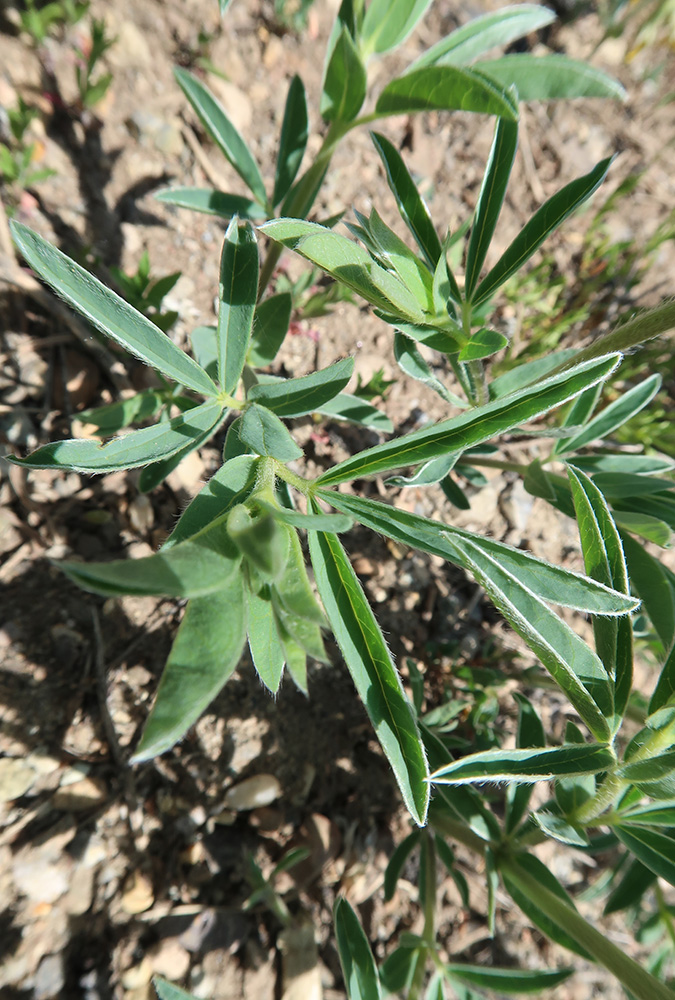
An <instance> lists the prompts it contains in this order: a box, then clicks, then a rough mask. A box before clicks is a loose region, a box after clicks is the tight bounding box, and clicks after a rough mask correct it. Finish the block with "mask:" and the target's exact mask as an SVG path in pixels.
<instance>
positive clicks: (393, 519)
mask: <svg viewBox="0 0 675 1000" xmlns="http://www.w3.org/2000/svg"><path fill="white" fill-rule="evenodd" d="M319 495H320V496H321V498H322V499H323V500H326V502H327V503H329V504H331V505H332V506H333V507H336V508H337V509H338V510H341V511H343V512H344V513H346V514H350V515H351V516H352V517H353V518H354V520H355V521H359V522H360V523H361V524H363V525H365V526H366V527H368V528H370V529H371V530H372V531H376V532H377V533H378V534H381V535H385V537H387V538H393V539H394V540H395V541H398V542H401V543H402V544H403V545H408V546H409V547H410V548H412V549H422V550H423V551H425V552H432V553H433V554H434V555H438V556H441V558H443V559H448V560H450V562H454V563H457V564H458V565H462V562H461V559H460V556H459V553H458V551H457V549H456V547H455V546H454V545H453V544H452V541H453V540H455V539H459V540H462V539H465V540H467V541H471V542H473V544H475V545H477V546H479V547H480V548H481V549H483V550H484V551H485V552H486V553H489V554H491V555H492V556H493V557H494V558H495V559H496V560H497V561H498V562H499V564H500V565H501V566H502V567H503V568H504V569H505V570H508V571H509V572H510V573H512V574H513V575H514V576H516V577H517V578H518V580H520V582H521V583H522V584H523V585H524V586H526V587H528V588H529V589H530V590H531V591H532V592H533V593H535V594H536V595H537V596H538V597H540V598H541V599H542V600H544V601H548V602H549V603H551V604H561V605H562V606H563V607H568V608H576V609H577V610H579V611H586V612H590V613H593V614H603V615H607V614H610V615H614V614H624V613H625V612H626V611H634V610H635V608H636V607H637V603H638V602H637V600H636V599H635V598H632V597H626V596H625V595H623V594H619V593H617V592H616V591H613V590H608V589H607V588H606V587H604V586H603V585H602V584H599V583H597V582H596V581H595V580H591V579H590V578H589V577H584V576H580V575H578V574H576V573H570V572H569V571H568V570H565V569H563V568H562V567H561V566H554V565H553V564H552V563H547V562H543V561H542V560H541V559H537V558H536V557H535V556H533V555H531V554H530V553H529V552H525V551H523V550H522V549H516V548H512V547H511V546H510V545H505V544H504V543H503V542H497V541H495V540H494V539H492V538H487V537H481V536H479V535H473V534H472V533H471V532H469V531H464V530H463V529H461V528H455V527H453V526H452V525H449V524H444V523H443V522H442V521H432V520H430V519H429V518H425V517H420V516H419V515H418V514H411V513H409V512H408V511H404V510H400V509H398V508H396V507H392V506H390V505H389V504H384V503H381V502H380V501H378V500H367V499H365V498H363V497H358V496H349V495H347V494H345V493H337V492H335V491H333V490H319ZM446 539H449V541H448V540H446Z"/></svg>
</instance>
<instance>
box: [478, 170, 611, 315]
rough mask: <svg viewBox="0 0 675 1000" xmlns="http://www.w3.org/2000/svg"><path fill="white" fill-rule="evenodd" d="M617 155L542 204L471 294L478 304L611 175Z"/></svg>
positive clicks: (494, 290)
mask: <svg viewBox="0 0 675 1000" xmlns="http://www.w3.org/2000/svg"><path fill="white" fill-rule="evenodd" d="M612 159H613V157H608V158H607V159H606V160H602V162H601V163H599V164H598V165H597V167H594V168H593V170H591V171H590V172H589V173H588V174H586V175H585V176H584V177H579V178H577V180H574V181H571V183H569V184H566V185H565V187H564V188H562V189H561V190H560V191H557V192H556V194H554V195H553V196H552V197H551V198H549V199H548V201H545V202H544V204H543V205H542V206H541V208H539V209H538V210H537V211H536V212H535V214H534V215H533V216H532V218H531V219H530V220H529V221H528V222H526V223H525V225H524V226H523V228H522V229H521V231H520V233H519V234H518V235H517V236H516V238H515V239H514V240H513V242H512V243H511V244H510V246H508V247H507V248H506V250H505V251H504V253H503V254H502V256H501V257H500V258H499V260H498V261H497V263H496V264H495V266H494V267H493V268H492V269H491V270H490V271H489V272H488V273H487V274H486V276H485V277H484V278H483V280H482V281H481V282H480V284H479V285H478V287H477V288H476V289H475V290H474V292H473V294H472V295H471V296H470V297H469V296H467V299H468V301H470V302H471V303H472V305H473V307H474V308H476V307H478V306H479V305H482V303H483V302H487V300H488V299H489V298H491V296H492V295H494V293H495V292H496V291H497V289H498V288H499V287H500V286H501V285H503V284H504V282H505V281H507V280H508V279H509V278H510V277H511V276H512V275H513V274H515V273H516V271H518V270H519V269H520V268H521V267H522V266H523V264H524V263H525V262H526V261H527V260H529V259H530V257H531V256H532V254H533V253H534V252H535V251H536V250H538V249H539V247H540V246H541V244H542V243H543V242H544V240H546V239H547V238H548V237H549V236H550V235H551V233H552V232H554V231H555V230H556V229H557V228H558V226H560V225H561V224H562V223H563V222H564V221H565V219H567V218H568V217H569V216H570V215H571V214H572V212H574V211H576V209H577V208H579V206H580V205H583V203H584V202H585V201H587V200H588V199H589V198H590V197H591V195H592V194H593V192H594V191H596V190H597V189H598V188H599V186H600V185H601V184H602V182H603V180H604V179H605V177H606V176H607V171H608V170H609V167H610V164H611V162H612Z"/></svg>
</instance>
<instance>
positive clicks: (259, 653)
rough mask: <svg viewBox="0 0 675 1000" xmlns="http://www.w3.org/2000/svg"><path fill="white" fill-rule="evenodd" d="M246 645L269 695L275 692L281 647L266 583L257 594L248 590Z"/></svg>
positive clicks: (280, 662)
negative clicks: (269, 692)
mask: <svg viewBox="0 0 675 1000" xmlns="http://www.w3.org/2000/svg"><path fill="white" fill-rule="evenodd" d="M246 602H247V607H248V616H247V620H248V645H249V649H250V651H251V659H252V660H253V666H254V667H255V669H256V672H257V674H258V677H259V678H260V680H261V681H262V682H263V684H264V685H265V687H266V688H268V689H269V690H270V691H271V692H272V694H276V693H277V691H278V690H279V684H280V683H281V675H282V673H283V670H284V650H283V646H282V645H281V640H280V639H279V633H278V632H277V626H276V623H275V620H274V609H273V606H272V598H271V595H270V590H269V587H268V586H265V587H263V588H262V590H261V591H260V593H259V594H254V593H253V591H251V590H249V591H248V592H247V594H246Z"/></svg>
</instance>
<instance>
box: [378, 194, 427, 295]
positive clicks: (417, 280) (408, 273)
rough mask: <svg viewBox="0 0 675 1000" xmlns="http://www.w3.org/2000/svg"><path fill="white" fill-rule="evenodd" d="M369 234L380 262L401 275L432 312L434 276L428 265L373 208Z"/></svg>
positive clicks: (404, 281) (408, 286) (402, 279)
mask: <svg viewBox="0 0 675 1000" xmlns="http://www.w3.org/2000/svg"><path fill="white" fill-rule="evenodd" d="M366 235H367V237H370V239H371V241H372V242H373V244H374V251H375V257H376V259H377V260H378V263H380V264H382V266H383V267H385V268H386V269H387V270H388V271H393V272H394V273H395V274H397V275H398V277H399V278H400V279H401V281H402V282H403V284H404V285H405V286H406V287H407V288H408V289H409V291H411V292H412V293H413V295H414V296H415V299H416V300H417V302H418V304H419V306H420V308H421V309H423V310H424V311H425V312H429V313H433V312H434V305H433V276H432V274H431V272H430V271H429V268H428V266H427V265H426V263H425V262H424V261H422V260H420V258H419V257H418V256H417V255H416V254H415V253H413V251H412V250H411V249H410V247H409V246H408V245H407V243H405V242H404V241H403V240H402V239H401V237H400V236H398V235H397V234H396V233H395V232H394V231H393V229H390V228H389V226H388V225H387V224H386V223H385V222H384V221H383V220H382V218H381V217H380V216H379V215H378V213H377V210H376V209H374V208H372V209H371V211H370V217H369V218H368V232H367V234H366ZM369 249H370V248H369ZM371 252H372V249H371Z"/></svg>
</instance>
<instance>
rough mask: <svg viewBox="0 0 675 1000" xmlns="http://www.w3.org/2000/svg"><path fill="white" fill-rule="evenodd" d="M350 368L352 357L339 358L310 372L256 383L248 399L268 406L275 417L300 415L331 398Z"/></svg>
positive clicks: (346, 376)
mask: <svg viewBox="0 0 675 1000" xmlns="http://www.w3.org/2000/svg"><path fill="white" fill-rule="evenodd" d="M353 371H354V359H353V358H343V359H342V361H337V362H336V363H335V364H334V365H330V366H329V367H328V368H320V369H319V370H318V371H316V372H312V373H311V374H310V375H302V376H300V378H289V379H284V380H283V381H280V382H270V383H264V382H263V383H258V385H254V386H253V387H252V388H251V389H250V390H249V393H248V399H250V400H251V401H252V402H255V403H260V404H261V405H262V406H265V407H267V409H268V410H272V412H273V413H276V414H277V416H278V417H284V418H288V417H300V416H302V415H303V414H305V413H312V412H314V411H315V410H317V409H319V407H321V406H324V405H325V404H326V403H328V402H330V400H331V399H334V397H335V396H337V395H338V393H339V392H341V390H342V389H344V387H345V386H346V385H347V383H348V382H349V380H350V378H351V377H352V372H353Z"/></svg>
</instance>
